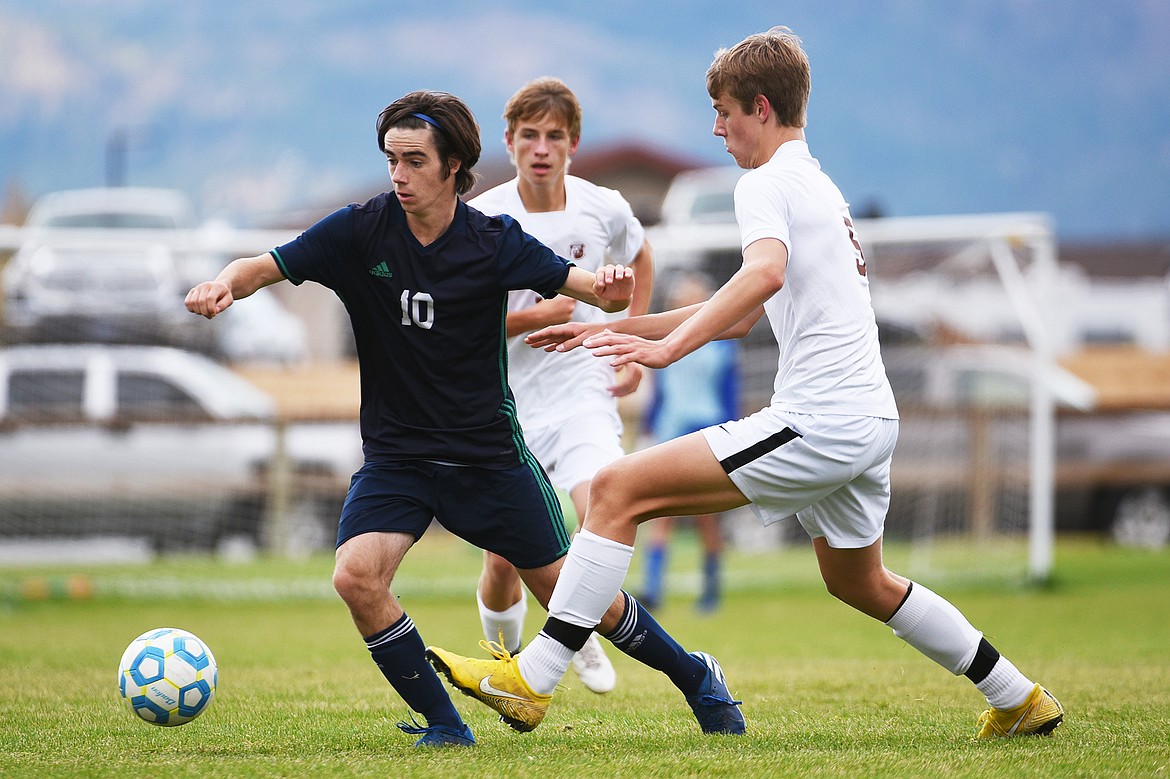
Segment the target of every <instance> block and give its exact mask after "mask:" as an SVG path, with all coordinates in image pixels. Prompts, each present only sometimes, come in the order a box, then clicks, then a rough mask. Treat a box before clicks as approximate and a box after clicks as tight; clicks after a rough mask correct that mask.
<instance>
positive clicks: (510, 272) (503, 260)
mask: <svg viewBox="0 0 1170 779" xmlns="http://www.w3.org/2000/svg"><path fill="white" fill-rule="evenodd" d="M498 218H499V219H500V221H501V222H503V224H504V232H503V235H502V236H501V239H500V251H499V255H498V256H499V263H500V285H501V287H503V289H506V290H513V289H530V290H532V291H533V292H536V293H537V294H539V295H541V296H542V297H546V298H552V297H556V295H557V290H558V289H560V288H561V287H563V286H565V281H566V279H568V278H569V268H570V267H571V265H572V263H570V262H569V261H568V260H566V259H563V258H561V257H558V256H557V254H556V252H554V251H553V250H552V249H550V248H548V247H547V246H545V245H544V244H542V243H541V242H540V241H538V240H536V239H535V238H533V237H532V236H531V235H528V234H527V233H525V232H524V231H523V230H522V229H521V228H520V224H519V223H518V222H517V221H516V220H515V219H513V218H512V217H510V216H508V215H507V214H504V215H501V216H500V217H498Z"/></svg>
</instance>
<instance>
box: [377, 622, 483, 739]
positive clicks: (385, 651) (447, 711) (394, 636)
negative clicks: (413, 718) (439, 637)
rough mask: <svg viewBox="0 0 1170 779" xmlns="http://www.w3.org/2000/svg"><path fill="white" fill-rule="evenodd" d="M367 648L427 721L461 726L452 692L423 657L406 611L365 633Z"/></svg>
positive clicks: (413, 707)
mask: <svg viewBox="0 0 1170 779" xmlns="http://www.w3.org/2000/svg"><path fill="white" fill-rule="evenodd" d="M365 641H366V648H368V649H369V650H370V655H371V656H372V657H373V658H374V662H375V663H377V664H378V668H379V669H381V671H382V675H383V676H385V677H386V681H388V682H390V684H391V686H392V687H394V689H395V691H396V692H397V693H398V694H399V695H401V696H402V700H404V701H406V705H407V706H409V707H410V708H411V709H412V710H414V711H417V712H418V713H419V714H421V715H422V716H423V717H424V718H425V719H426V721H427V724H428V725H447V726H449V727H453V728H456V729H458V728H460V727H462V725H463V720H462V719H461V718H460V717H459V712H458V711H456V710H455V706H454V704H452V703H451V696H449V695H448V694H447V690H446V689H445V688H444V687H443V683H442V682H441V681H439V677H438V675H437V674H436V673H435V670H434V669H433V668H431V666H430V664H429V663H428V662H427V660H426V647H425V645H424V644H423V640H422V636H420V635H419V634H418V630H416V629H415V627H414V622H413V621H412V620H411V619H410V617H409V616H408V615H406V614H403V615H402V619H400V620H398V621H397V622H395V623H394V624H393V625H391V626H390V627H388V628H386V629H385V630H380V631H378V632H377V633H375V634H374V635H372V636H367V637H366V639H365Z"/></svg>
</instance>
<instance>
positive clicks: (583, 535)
mask: <svg viewBox="0 0 1170 779" xmlns="http://www.w3.org/2000/svg"><path fill="white" fill-rule="evenodd" d="M633 557H634V547H632V546H627V545H625V544H622V543H618V542H617V541H613V540H611V539H608V538H605V537H603V536H599V535H596V534H594V533H590V532H589V531H588V530H581V531H580V532H578V533H577V535H575V536H574V537H573V545H572V546H571V547H569V555H568V557H566V558H565V564H564V566H563V567H562V568H561V574H560V576H559V578H558V579H557V586H556V588H554V589H553V594H552V597H551V598H550V599H549V604H548V613H549V616H550V617H556V618H557V619H559V620H561V621H562V622H568V623H569V624H571V625H578V626H580V627H586V628H592V627H596V626H597V623H599V622H601V618H602V617H603V616H605V612H606V610H608V609H609V607H610V605H611V604H612V603H613V600H614V598H616V597H617V594H618V592H620V591H621V588H622V582H623V581H624V580H625V578H626V573H627V572H628V571H629V568H630V561H631V560H632V559H633ZM574 654H576V652H575V650H573V649H570V648H569V647H567V646H565V645H563V644H561V643H560V642H559V641H556V640H554V639H552V638H550V637H549V636H548V635H546V634H545V633H544V632H543V631H541V632H540V633H539V634H537V636H536V638H534V639H533V640H532V643H530V644H529V645H528V646H527V647H525V648H524V651H523V652H521V653H520V655H519V660H518V662H519V668H520V675H521V676H522V677H524V681H526V682H528V685H529V686H530V687H531V688H532V690H533V691H534V692H537V693H540V694H542V695H551V694H552V691H553V690H554V689H556V686H557V683H558V682H560V680H561V677H563V676H564V675H565V673H566V672H567V671H568V670H569V664H570V663H571V662H572V661H573V655H574Z"/></svg>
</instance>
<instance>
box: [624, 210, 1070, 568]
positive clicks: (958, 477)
mask: <svg viewBox="0 0 1170 779" xmlns="http://www.w3.org/2000/svg"><path fill="white" fill-rule="evenodd" d="M855 227H856V232H857V236H858V238H859V240H860V242H861V244H862V247H863V250H864V251H865V255H866V261H867V265H868V267H869V269H870V270H869V278H870V289H871V294H872V298H873V302H874V309H875V312H876V313H877V316H878V320H879V326H880V327H881V328H882V331H883V335H887V334H890V336H889V338H888V341H889V342H888V343H884V344H883V356H884V357H885V359H886V362H887V369H888V371H889V372H890V374H891V381H892V383H894V385H895V391H896V393H897V394H898V396H899V397H898V400H899V406H900V407H901V408H902V412H903V436H902V437H901V438H900V440H899V450H898V451H896V452H895V465H894V485H893V487H894V491H895V496H894V498H895V500H896V501H897V500H898V497H899V495H898V493H899V492H902V493H913V494H916V495H920V496H921V500H920V501H918V502H917V503H916V505H915V507H914V508H911V509H908V510H904V509H901V508H900V509H899V516H898V517H897V518H896V520H897V521H895V518H894V517H893V516H892V517H891V521H890V525H889V526H888V527H889V529H890V531H891V532H895V533H896V532H904V533H906V534H908V535H910V536H911V538H912V547H913V548H914V549H916V550H921V549H923V548H933V544H934V541H935V540H936V539H937V538H938V537H940V536H942V535H949V536H952V537H957V538H958V539H959V540H958V542H957V544H955V545H957V546H959V547H965V548H967V549H968V550H970V549H972V548H978V551H977V552H976V553H975V554H974V560H973V561H972V562H970V563H963V564H964V565H966V564H970V565H974V566H978V565H980V564H981V562H980V561H983V562H984V563H985V564H987V565H1000V564H1001V563H1000V562H999V561H996V562H991V561H992V560H993V559H994V558H993V557H992V556H991V555H989V554H988V553H987V551H986V543H990V542H988V539H989V538H992V537H995V538H1003V537H1005V536H1017V537H1022V538H1023V539H1024V541H1025V543H1026V555H1023V556H1022V559H1021V556H1017V558H1016V559H1014V560H1012V562H1010V563H1009V564H1010V565H1012V566H1016V567H1017V568H1018V570H1017V571H1015V572H1014V573H1018V574H1019V576H1021V577H1026V578H1027V579H1029V580H1032V581H1044V580H1046V579H1047V578H1048V577H1049V575H1050V573H1051V571H1052V566H1053V539H1054V532H1055V522H1054V510H1055V509H1054V494H1055V473H1056V464H1055V458H1056V449H1055V440H1056V435H1055V433H1056V431H1055V413H1056V407H1057V404H1058V402H1059V403H1063V404H1067V405H1072V406H1075V407H1079V408H1082V409H1083V408H1088V407H1090V406H1091V405H1092V402H1093V397H1092V391H1091V390H1090V389H1089V388H1088V387H1087V385H1085V384H1084V383H1083V382H1080V381H1079V380H1077V379H1075V377H1072V376H1071V375H1070V374H1068V373H1067V372H1065V371H1063V370H1062V369H1061V368H1060V367H1059V365H1058V363H1057V357H1058V356H1059V354H1058V352H1059V351H1060V350H1061V349H1062V348H1064V346H1065V345H1066V344H1067V343H1068V341H1067V339H1064V338H1062V337H1054V332H1053V330H1054V324H1053V317H1052V316H1051V313H1052V307H1053V305H1054V301H1053V300H1052V299H1051V297H1050V296H1051V295H1053V294H1054V293H1053V291H1054V290H1056V289H1057V288H1058V286H1059V285H1058V284H1057V283H1056V280H1057V271H1058V268H1057V252H1056V241H1055V237H1054V235H1053V230H1052V225H1051V222H1050V219H1049V218H1048V217H1047V215H1045V214H1040V213H1004V214H979V215H951V216H923V217H897V218H881V219H860V220H857V221H856V224H855ZM647 237H648V240H649V241H650V243H651V245H652V246H653V247H654V251H655V263H656V266H657V267H658V269H659V271H660V272H661V273H662V274H664V275H666V274H669V273H670V272H671V271H672V270H677V269H688V268H689V269H700V270H703V271H705V272H707V273H709V274H711V275H712V276H714V277H715V280H716V281H717V282H720V283H721V282H722V281H724V280H725V279H726V278H727V277H729V276H730V274H731V273H733V272H734V270H735V269H736V268H738V264H739V259H740V257H739V232H738V228H737V226H736V225H735V224H728V223H719V224H673V225H660V226H658V227H655V228H651V229H650V230H648V236H647ZM899 334H901V337H898V335H899ZM883 340H887V339H885V338H884V339H883ZM909 341H914V342H915V343H913V344H909V343H908V342H909ZM769 349H771V350H772V351H774V349H775V345H774V343H772V342H771V336H770V333H767V332H766V328H764V327H757V328H756V330H755V331H753V333H752V335H751V336H749V338H748V340H747V342H746V345H745V348H744V352H745V353H746V355H745V359H743V360H742V361H741V365H742V366H743V369H744V374H745V375H744V384H745V393H746V395H747V397H746V398H745V405H746V406H747V408H746V409H745V410H746V411H751V410H754V409H755V408H758V407H759V406H760V405H762V404H763V403H765V402H767V398H768V396H769V395H770V393H771V386H770V381H771V378H772V376H773V375H774V371H775V360H774V359H771V358H768V357H767V356H766V352H767V350H769ZM955 490H958V491H962V492H964V493H965V498H964V499H962V500H959V501H958V502H957V503H956V501H955V500H954V495H953V494H951V493H952V492H953V491H955ZM1014 492H1019V493H1020V494H1019V495H1014ZM891 510H892V512H893V510H894V509H893V507H892V509H891ZM950 512H954V513H956V514H959V515H962V517H961V519H958V520H950V519H943V518H942V517H941V515H943V514H947V513H950ZM909 515H913V516H915V517H918V516H920V515H930V516H929V522H928V523H926V524H924V523H923V522H922V521H920V520H919V519H913V520H909V519H904V517H906V516H909ZM899 522H901V523H903V524H901V525H900V524H899ZM927 525H929V528H930V529H928V530H923V528H924V527H926V526H927ZM1016 547H1017V548H1018V547H1020V544H1016ZM940 556H941V555H940ZM912 557H914V558H918V559H928V560H929V559H930V555H929V553H928V554H927V555H921V554H918V553H917V552H913V553H912ZM937 564H938V562H937V560H933V561H930V562H928V565H929V566H930V567H932V568H933V567H935V566H936V565H937Z"/></svg>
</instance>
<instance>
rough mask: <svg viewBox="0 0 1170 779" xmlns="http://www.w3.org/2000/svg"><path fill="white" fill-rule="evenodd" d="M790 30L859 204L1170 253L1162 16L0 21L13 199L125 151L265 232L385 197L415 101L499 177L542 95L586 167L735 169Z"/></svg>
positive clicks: (436, 8)
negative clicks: (1012, 224) (668, 158)
mask: <svg viewBox="0 0 1170 779" xmlns="http://www.w3.org/2000/svg"><path fill="white" fill-rule="evenodd" d="M774 24H787V25H789V26H790V27H792V28H793V29H794V30H795V31H796V32H797V33H798V34H799V35H801V36H802V37H803V38H804V40H805V45H806V49H807V50H808V53H809V56H810V58H811V60H812V66H813V96H812V105H811V108H810V115H809V127H808V139H809V143H810V146H811V147H812V151H813V154H814V155H815V156H817V157H818V158H819V159H820V160H821V163H822V166H823V167H824V168H825V170H827V171H828V172H829V174H830V175H832V176H833V177H834V179H835V180H836V181H837V183H838V184H839V185H840V186H841V188H842V190H843V191H844V192H845V195H846V197H847V198H848V199H850V200H851V201H852V202H854V203H863V202H864V203H868V202H871V201H874V200H877V201H879V202H880V203H881V204H882V205H883V206H884V208H885V210H886V211H887V212H888V213H890V214H892V215H916V214H935V213H968V212H991V211H1046V212H1049V213H1051V214H1052V215H1053V217H1054V220H1055V223H1056V226H1057V230H1058V232H1059V233H1060V234H1061V236H1062V237H1063V238H1066V239H1077V238H1142V237H1165V236H1170V43H1168V42H1170V3H1167V2H1163V1H1162V0H1113V1H1111V2H1107V3H1100V2H1088V1H1087V0H1068V1H1067V2H1062V1H1061V0H1051V2H1028V1H1026V0H956V1H955V2H951V1H948V0H937V1H935V2H930V1H928V0H872V1H869V2H867V1H865V0H846V1H845V2H829V1H827V0H825V1H817V0H809V1H808V2H777V1H774V0H768V1H767V2H763V1H761V2H725V3H711V2H707V1H704V2H691V1H688V0H680V1H677V2H668V1H667V0H647V1H644V2H633V3H631V2H629V0H591V2H589V3H568V2H550V1H548V0H545V1H544V2H522V1H521V0H493V1H492V2H483V1H482V0H453V1H452V2H444V1H443V0H436V1H434V2H427V3H423V2H415V1H414V0H404V1H401V2H398V1H395V0H370V1H368V2H345V0H336V1H335V2H312V3H309V2H296V1H295V0H283V1H282V2H275V1H273V0H254V1H251V2H242V3H241V2H235V1H234V0H205V1H203V2H200V1H199V0H191V1H189V2H183V3H177V2H159V1H158V0H150V1H149V2H148V1H147V0H68V1H67V0H37V2H35V3H32V2H27V1H26V0H0V187H19V188H20V189H21V190H23V191H24V192H25V193H27V194H28V195H29V196H36V195H38V194H41V193H43V192H47V191H51V190H54V189H61V188H67V187H75V186H96V185H100V184H102V183H103V181H104V180H105V178H106V149H107V146H108V144H109V141H110V139H111V137H114V136H115V134H117V133H120V132H127V133H128V134H129V136H128V137H129V151H128V155H127V158H126V167H125V171H126V175H127V177H128V180H129V183H131V184H142V185H151V186H173V187H177V188H180V189H182V190H184V191H186V192H187V193H188V194H190V195H191V196H192V198H194V200H195V201H196V204H197V206H198V207H199V209H200V211H201V212H202V213H203V214H204V215H205V216H220V217H227V218H229V219H231V220H233V221H236V222H239V223H256V222H261V221H263V220H264V219H268V218H272V217H274V216H276V215H279V214H280V213H281V212H283V211H286V210H288V209H291V208H295V207H298V206H303V205H307V204H321V203H331V202H333V201H336V202H337V204H338V205H341V204H343V203H344V202H348V201H349V200H350V199H353V198H354V197H357V196H359V195H361V194H363V193H365V192H368V191H369V190H370V189H372V188H374V187H377V186H379V185H380V182H383V181H385V177H386V173H385V167H384V160H383V158H382V156H381V155H380V154H379V153H378V150H377V148H376V144H375V141H374V134H373V125H374V119H375V118H376V116H377V114H378V112H379V111H380V110H381V109H382V108H383V107H384V106H385V105H386V104H388V103H389V102H391V101H392V100H394V99H395V98H397V97H399V96H401V95H402V94H404V93H405V92H408V91H410V90H412V89H418V88H431V89H442V90H446V91H450V92H453V93H455V94H458V95H460V96H461V97H463V98H464V99H466V100H467V102H468V103H469V104H470V105H471V107H472V109H473V110H474V111H475V112H476V115H477V116H478V118H479V120H480V123H481V125H482V127H483V134H484V146H485V156H488V155H498V154H502V153H503V145H502V142H501V140H500V139H501V137H502V133H503V123H502V121H501V120H500V118H499V117H500V112H501V110H502V107H503V103H504V101H505V100H506V99H507V98H508V96H509V95H510V94H511V93H512V92H513V91H514V90H515V89H516V88H517V87H519V86H520V85H521V84H522V83H524V82H525V81H527V80H528V79H531V78H533V77H535V76H539V75H556V76H560V77H561V78H563V79H564V80H565V81H566V82H567V83H568V84H569V85H570V86H571V87H573V89H574V90H575V91H576V92H577V93H578V95H579V97H580V98H581V101H582V104H583V106H584V110H585V127H584V138H583V143H584V144H585V145H587V146H593V147H600V146H603V145H605V144H609V143H615V142H618V141H628V140H637V141H641V142H645V143H649V144H653V145H655V146H659V147H661V148H662V149H663V150H664V151H667V152H669V153H672V154H676V155H679V156H682V157H687V158H693V159H695V160H696V161H699V162H702V163H704V164H730V160H729V158H727V156H726V155H725V154H724V152H723V151H722V144H721V143H720V142H719V141H718V140H717V139H714V138H712V137H711V135H710V127H711V120H712V118H713V113H712V111H711V108H710V100H709V99H708V97H707V94H706V91H705V88H704V83H703V76H704V73H705V71H706V67H707V65H708V64H709V63H710V60H711V55H712V53H713V52H714V51H715V50H716V49H717V48H719V47H721V46H728V45H731V44H734V43H735V42H737V41H738V40H740V39H741V38H743V37H744V36H745V35H747V34H750V33H752V32H756V31H759V30H763V29H767V28H768V27H770V26H772V25H774Z"/></svg>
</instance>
